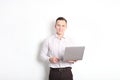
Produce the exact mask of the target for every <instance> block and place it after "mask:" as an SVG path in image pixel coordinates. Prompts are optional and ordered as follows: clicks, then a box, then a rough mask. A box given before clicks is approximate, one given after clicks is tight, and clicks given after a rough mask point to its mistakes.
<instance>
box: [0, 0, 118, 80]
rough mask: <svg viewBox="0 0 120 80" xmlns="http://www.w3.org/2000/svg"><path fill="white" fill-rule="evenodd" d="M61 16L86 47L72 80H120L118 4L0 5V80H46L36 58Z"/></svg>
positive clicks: (90, 0)
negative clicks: (55, 22) (56, 20)
mask: <svg viewBox="0 0 120 80" xmlns="http://www.w3.org/2000/svg"><path fill="white" fill-rule="evenodd" d="M59 16H63V17H65V18H66V19H67V20H68V30H67V34H69V35H70V36H71V37H72V38H74V41H75V42H76V43H77V44H78V45H85V46H86V49H85V54H84V58H83V61H79V62H77V63H75V64H74V65H73V69H72V71H73V74H74V80H120V76H119V74H120V62H119V61H120V58H119V57H120V51H119V50H120V49H119V45H120V36H119V34H120V29H119V27H120V1H119V0H0V80H47V77H48V71H47V70H48V67H46V65H45V64H43V63H41V62H39V61H38V59H37V56H38V55H39V54H38V53H39V49H40V46H41V45H42V42H43V40H44V39H45V38H47V37H48V36H50V35H51V33H52V31H53V28H52V27H53V25H54V21H55V19H56V18H57V17H59Z"/></svg>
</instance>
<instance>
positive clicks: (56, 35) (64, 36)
mask: <svg viewBox="0 0 120 80" xmlns="http://www.w3.org/2000/svg"><path fill="white" fill-rule="evenodd" d="M55 37H56V38H58V34H55ZM62 38H64V39H65V38H66V35H65V34H64V35H63V37H62Z"/></svg>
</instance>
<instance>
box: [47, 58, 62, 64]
mask: <svg viewBox="0 0 120 80" xmlns="http://www.w3.org/2000/svg"><path fill="white" fill-rule="evenodd" d="M59 60H60V59H59V58H57V57H51V58H49V61H50V62H51V63H58V62H59Z"/></svg>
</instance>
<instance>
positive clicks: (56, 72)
mask: <svg viewBox="0 0 120 80" xmlns="http://www.w3.org/2000/svg"><path fill="white" fill-rule="evenodd" d="M49 80H73V74H72V71H71V67H66V68H50V74H49Z"/></svg>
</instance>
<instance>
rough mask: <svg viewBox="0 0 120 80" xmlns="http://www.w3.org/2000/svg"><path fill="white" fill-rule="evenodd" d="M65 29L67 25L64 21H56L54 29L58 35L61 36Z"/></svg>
mask: <svg viewBox="0 0 120 80" xmlns="http://www.w3.org/2000/svg"><path fill="white" fill-rule="evenodd" d="M66 28H67V23H66V22H65V21H64V20H58V21H57V22H56V25H55V29H56V32H57V34H58V35H63V34H64V32H65V30H66Z"/></svg>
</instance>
